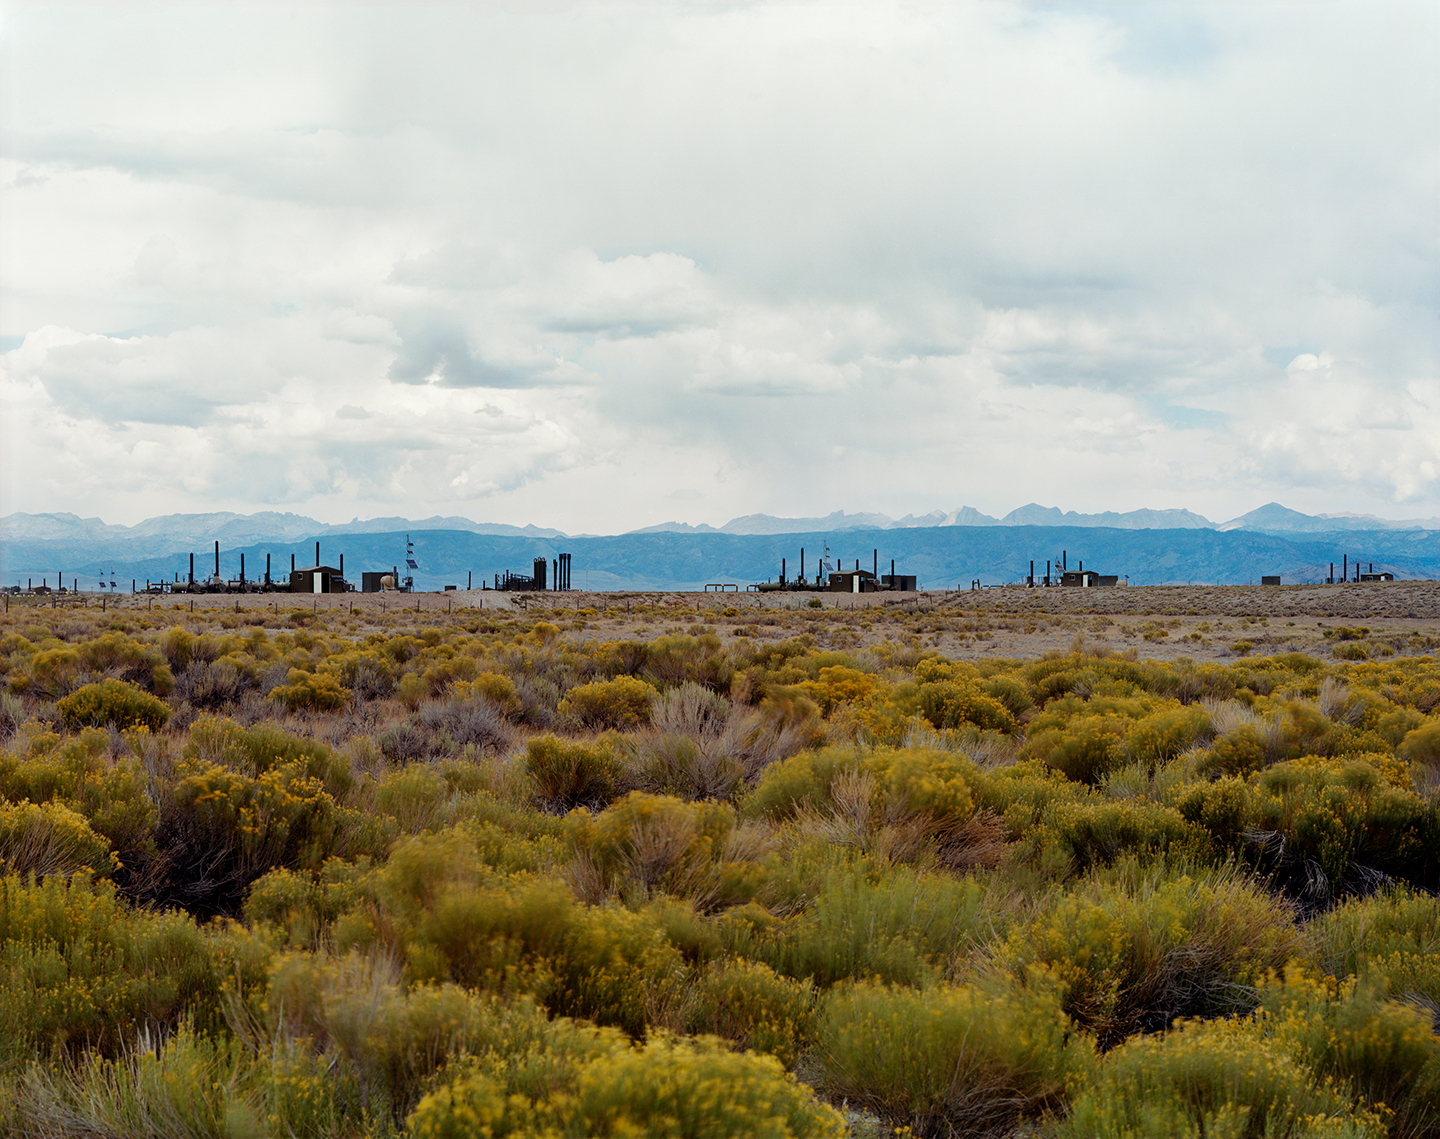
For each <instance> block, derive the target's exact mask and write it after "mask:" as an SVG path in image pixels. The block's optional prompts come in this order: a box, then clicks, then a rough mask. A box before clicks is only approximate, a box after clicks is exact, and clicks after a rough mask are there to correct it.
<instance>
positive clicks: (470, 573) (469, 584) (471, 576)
mask: <svg viewBox="0 0 1440 1139" xmlns="http://www.w3.org/2000/svg"><path fill="white" fill-rule="evenodd" d="M465 588H466V590H467V591H468V590H471V589H474V588H475V571H474V570H466V571H465Z"/></svg>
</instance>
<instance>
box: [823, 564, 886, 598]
mask: <svg viewBox="0 0 1440 1139" xmlns="http://www.w3.org/2000/svg"><path fill="white" fill-rule="evenodd" d="M879 588H880V583H879V582H878V581H877V580H876V579H875V575H874V574H873V573H871V572H870V571H869V570H862V569H853V570H841V571H840V572H839V573H832V574H831V575H830V592H831V593H874V592H875V591H876V590H878V589H879Z"/></svg>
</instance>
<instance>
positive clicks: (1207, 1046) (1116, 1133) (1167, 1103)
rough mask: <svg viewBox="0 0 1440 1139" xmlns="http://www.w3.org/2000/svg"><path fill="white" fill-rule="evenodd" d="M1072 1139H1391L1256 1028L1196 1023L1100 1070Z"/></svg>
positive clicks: (1068, 1125) (1148, 1040)
mask: <svg viewBox="0 0 1440 1139" xmlns="http://www.w3.org/2000/svg"><path fill="white" fill-rule="evenodd" d="M1060 1133H1061V1135H1062V1136H1064V1137H1066V1139H1071V1137H1073V1139H1139V1137H1144V1139H1151V1137H1154V1139H1161V1137H1162V1136H1163V1137H1165V1139H1270V1137H1272V1136H1273V1137H1277V1139H1279V1137H1283V1139H1381V1137H1382V1136H1383V1135H1384V1134H1385V1129H1384V1127H1383V1126H1382V1125H1381V1123H1380V1120H1379V1119H1378V1118H1377V1117H1375V1116H1370V1115H1365V1114H1362V1113H1357V1112H1354V1111H1352V1109H1351V1105H1350V1103H1349V1101H1348V1098H1347V1097H1346V1096H1345V1095H1344V1094H1343V1093H1342V1092H1341V1091H1339V1090H1337V1089H1336V1088H1335V1087H1333V1086H1331V1085H1329V1084H1327V1083H1324V1082H1322V1081H1319V1080H1317V1079H1316V1078H1315V1075H1314V1073H1313V1072H1312V1071H1311V1070H1310V1069H1309V1068H1308V1067H1307V1066H1306V1065H1305V1064H1304V1063H1302V1062H1301V1061H1299V1060H1298V1059H1297V1058H1296V1057H1295V1056H1294V1055H1292V1054H1291V1053H1290V1052H1288V1051H1287V1050H1286V1049H1284V1048H1280V1047H1276V1045H1275V1043H1274V1042H1273V1041H1272V1040H1270V1039H1267V1038H1266V1036H1265V1034H1264V1033H1263V1032H1262V1031H1261V1029H1260V1027H1259V1026H1258V1025H1257V1024H1256V1022H1255V1021H1253V1020H1251V1019H1248V1018H1242V1019H1227V1020H1212V1021H1189V1022H1185V1023H1182V1024H1181V1025H1179V1026H1178V1027H1177V1028H1176V1029H1175V1031H1173V1032H1169V1033H1165V1034H1164V1035H1156V1036H1137V1037H1135V1038H1134V1039H1133V1040H1128V1041H1126V1042H1125V1043H1124V1044H1122V1045H1121V1046H1120V1047H1119V1048H1116V1049H1115V1050H1114V1051H1113V1052H1111V1053H1110V1054H1109V1055H1108V1056H1106V1057H1105V1059H1104V1060H1103V1061H1102V1062H1101V1063H1100V1064H1099V1065H1098V1067H1097V1068H1096V1070H1095V1072H1094V1074H1093V1075H1091V1076H1090V1078H1089V1079H1088V1080H1086V1081H1085V1084H1084V1085H1083V1086H1082V1088H1081V1089H1080V1091H1079V1094H1078V1095H1076V1097H1075V1101H1074V1105H1073V1107H1072V1109H1071V1113H1070V1117H1069V1118H1068V1119H1067V1120H1066V1121H1065V1122H1064V1123H1063V1124H1062V1125H1061V1127H1060Z"/></svg>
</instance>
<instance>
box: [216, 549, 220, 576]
mask: <svg viewBox="0 0 1440 1139" xmlns="http://www.w3.org/2000/svg"><path fill="white" fill-rule="evenodd" d="M215 576H216V577H219V576H220V543H219V541H218V540H217V541H216V543H215Z"/></svg>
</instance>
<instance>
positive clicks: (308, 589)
mask: <svg viewBox="0 0 1440 1139" xmlns="http://www.w3.org/2000/svg"><path fill="white" fill-rule="evenodd" d="M344 591H345V582H344V579H343V578H342V577H341V576H340V571H339V570H338V569H336V568H335V567H334V566H306V567H305V568H304V569H296V570H291V571H290V592H291V593H343V592H344Z"/></svg>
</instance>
